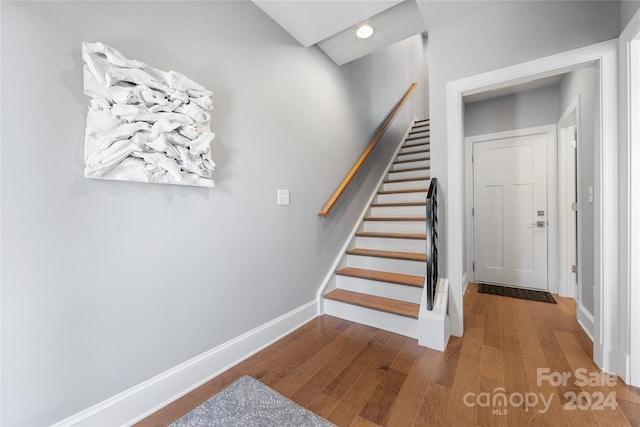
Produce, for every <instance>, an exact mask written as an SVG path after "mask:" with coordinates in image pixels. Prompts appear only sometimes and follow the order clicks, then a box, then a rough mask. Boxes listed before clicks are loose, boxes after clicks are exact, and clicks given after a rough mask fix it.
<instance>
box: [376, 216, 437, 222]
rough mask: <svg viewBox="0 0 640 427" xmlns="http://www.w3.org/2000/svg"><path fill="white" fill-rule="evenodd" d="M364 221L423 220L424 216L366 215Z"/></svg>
mask: <svg viewBox="0 0 640 427" xmlns="http://www.w3.org/2000/svg"><path fill="white" fill-rule="evenodd" d="M364 220H365V221H396V222H405V221H406V222H425V221H426V220H427V217H425V216H393V217H392V216H367V217H365V218H364Z"/></svg>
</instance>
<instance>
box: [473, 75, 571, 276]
mask: <svg viewBox="0 0 640 427" xmlns="http://www.w3.org/2000/svg"><path fill="white" fill-rule="evenodd" d="M559 118H560V84H559V82H558V83H557V84H553V85H550V86H545V87H541V88H537V89H531V90H527V91H525V92H520V93H514V94H510V95H504V96H499V97H496V98H490V99H486V100H482V101H476V102H471V103H468V104H465V106H464V136H465V137H469V136H475V135H486V134H491V133H496V132H503V131H510V130H516V129H526V128H530V127H536V126H544V125H555V124H556V123H557V122H558V119H559ZM467 173H471V171H467ZM463 183H464V185H466V180H465V181H463ZM463 190H464V191H467V190H466V187H464V188H463ZM467 208H469V207H467ZM468 225H469V224H467V221H465V222H464V230H463V231H464V233H463V235H464V236H467V234H466V233H467V227H468ZM553 227H555V225H553ZM550 230H551V228H550ZM551 243H553V242H551ZM469 245H471V243H469ZM469 251H470V248H467V250H466V251H465V252H464V261H463V265H464V266H465V269H466V271H471V270H472V262H473V260H472V259H469V258H470V257H469V256H468V253H469ZM551 251H553V249H551ZM556 252H557V251H556ZM552 253H554V252H550V255H551V254H552ZM549 261H550V263H549V267H550V270H552V269H553V266H554V263H555V262H556V261H557V260H554V259H550V260H549ZM552 280H553V279H552Z"/></svg>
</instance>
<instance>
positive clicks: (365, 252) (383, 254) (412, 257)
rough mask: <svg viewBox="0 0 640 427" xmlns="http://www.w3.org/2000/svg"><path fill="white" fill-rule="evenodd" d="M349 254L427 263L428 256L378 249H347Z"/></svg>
mask: <svg viewBox="0 0 640 427" xmlns="http://www.w3.org/2000/svg"><path fill="white" fill-rule="evenodd" d="M347 254H349V255H360V256H370V257H375V258H391V259H402V260H406V261H421V262H426V261H427V254H422V253H418V252H399V251H381V250H378V249H363V248H351V249H347Z"/></svg>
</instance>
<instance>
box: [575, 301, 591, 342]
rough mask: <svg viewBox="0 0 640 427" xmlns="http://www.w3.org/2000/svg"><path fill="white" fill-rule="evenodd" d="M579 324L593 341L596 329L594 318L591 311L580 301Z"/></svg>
mask: <svg viewBox="0 0 640 427" xmlns="http://www.w3.org/2000/svg"><path fill="white" fill-rule="evenodd" d="M577 314H578V316H577V317H578V324H579V325H580V326H581V327H582V329H583V330H584V332H585V333H586V334H587V335H588V336H589V338H590V339H591V341H592V342H593V331H594V330H595V329H594V318H593V315H592V314H591V313H589V311H588V310H587V309H586V308H585V307H584V305H582V303H580V302H578V313H577Z"/></svg>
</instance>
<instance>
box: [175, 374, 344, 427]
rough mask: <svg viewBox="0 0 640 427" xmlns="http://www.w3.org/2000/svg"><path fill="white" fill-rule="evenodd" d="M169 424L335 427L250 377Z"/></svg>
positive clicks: (245, 426)
mask: <svg viewBox="0 0 640 427" xmlns="http://www.w3.org/2000/svg"><path fill="white" fill-rule="evenodd" d="M171 426H180V427H182V426H189V427H191V426H207V427H209V426H220V427H222V426H224V427H272V426H273V427H298V426H305V427H306V426H310V427H316V426H317V427H331V426H333V427H335V425H334V424H331V423H330V422H329V421H327V420H325V419H324V418H321V417H319V416H318V415H316V414H314V413H313V412H311V411H308V410H307V409H305V408H303V407H302V406H300V405H298V404H297V403H295V402H292V401H291V400H289V399H287V398H286V397H284V396H283V395H281V394H280V393H278V392H277V391H275V390H273V389H271V388H269V387H268V386H266V385H264V384H263V383H261V382H260V381H258V380H255V379H253V378H251V377H250V376H245V377H242V378H240V379H239V380H238V381H236V382H235V383H233V384H231V385H230V386H229V387H227V388H225V389H224V390H222V391H221V392H219V393H218V394H216V395H215V396H213V397H212V398H211V399H209V400H207V401H206V402H204V403H203V404H202V405H200V406H198V407H197V408H195V409H194V410H193V411H191V412H189V413H188V414H186V415H185V416H183V417H182V418H180V419H179V420H177V421H176V422H174V423H173V424H171Z"/></svg>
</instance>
